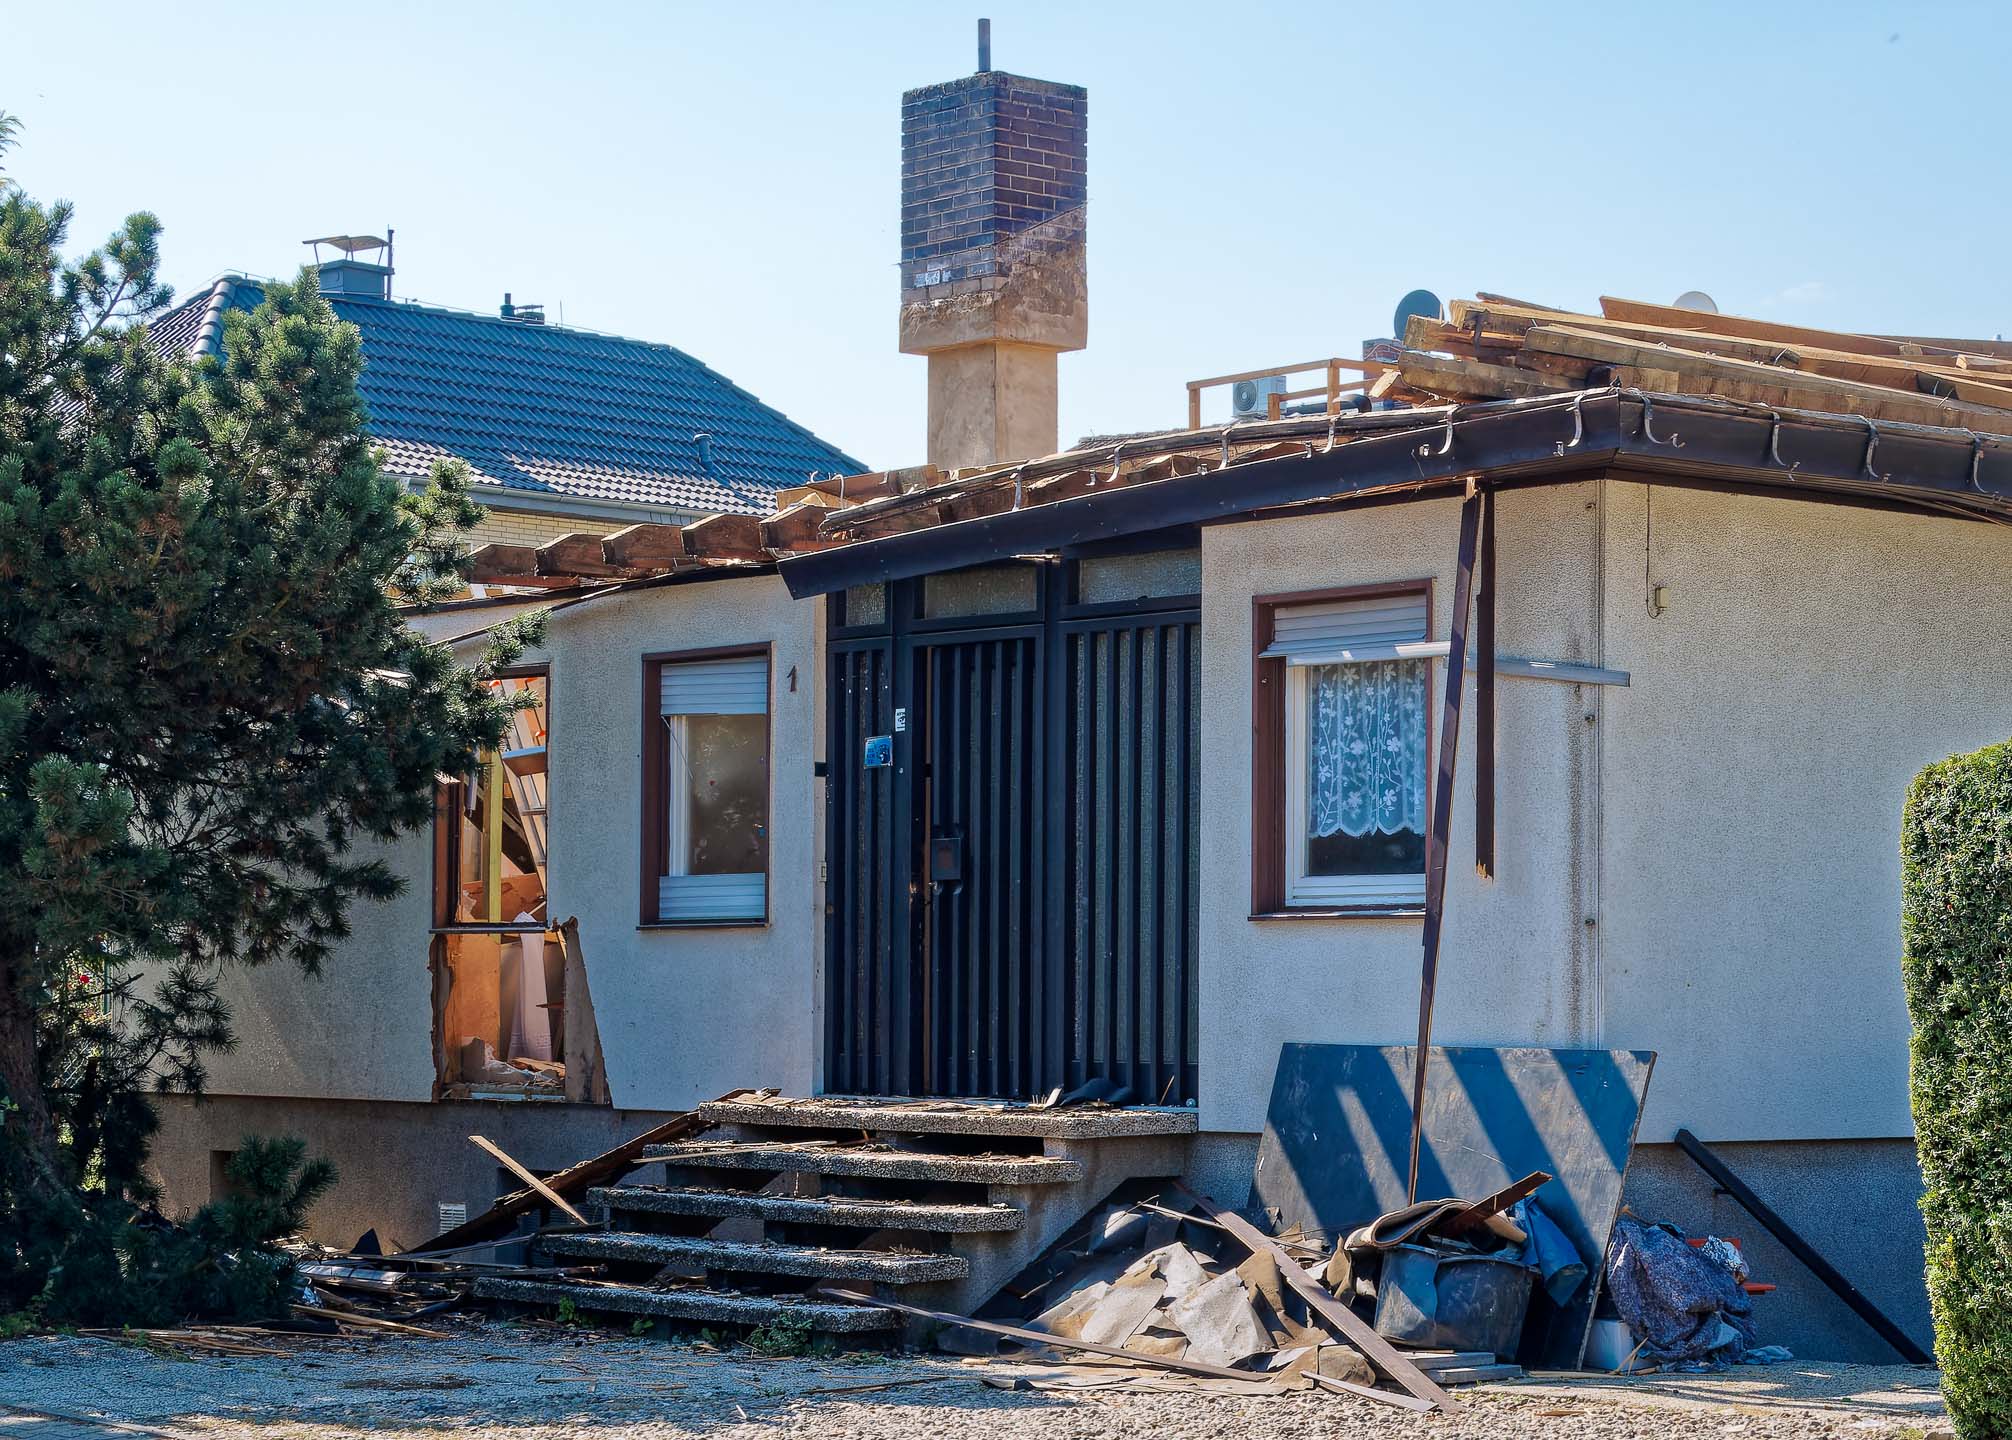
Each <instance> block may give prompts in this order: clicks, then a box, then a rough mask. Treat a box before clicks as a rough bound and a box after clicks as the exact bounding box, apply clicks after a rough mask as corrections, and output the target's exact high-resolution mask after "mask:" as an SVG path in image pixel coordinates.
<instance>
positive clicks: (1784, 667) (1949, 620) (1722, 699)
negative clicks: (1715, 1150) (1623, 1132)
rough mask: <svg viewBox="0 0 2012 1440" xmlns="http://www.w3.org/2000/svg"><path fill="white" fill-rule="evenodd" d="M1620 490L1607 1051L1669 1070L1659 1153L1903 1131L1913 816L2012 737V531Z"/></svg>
mask: <svg viewBox="0 0 2012 1440" xmlns="http://www.w3.org/2000/svg"><path fill="white" fill-rule="evenodd" d="M1609 488H1610V494H1609V502H1608V511H1607V527H1606V548H1607V573H1608V576H1609V583H1608V606H1607V612H1606V626H1607V647H1608V655H1609V658H1610V663H1612V664H1615V665H1619V666H1622V667H1623V668H1626V669H1629V670H1631V671H1633V672H1634V685H1633V686H1632V687H1631V688H1630V689H1628V690H1626V691H1616V692H1614V693H1613V695H1612V697H1611V698H1612V705H1611V709H1610V723H1609V724H1608V725H1607V728H1606V732H1605V736H1604V741H1605V757H1604V758H1605V764H1604V770H1603V777H1602V790H1603V795H1604V800H1605V812H1606V819H1605V838H1606V853H1605V857H1604V860H1603V863H1602V867H1601V868H1602V874H1603V876H1604V881H1603V888H1604V890H1605V896H1606V903H1605V906H1604V928H1605V940H1604V946H1603V950H1604V955H1605V964H1604V966H1603V971H1604V988H1605V1013H1606V1039H1607V1042H1608V1043H1609V1044H1613V1045H1627V1046H1644V1047H1653V1048H1656V1049H1659V1050H1661V1051H1662V1052H1663V1059H1662V1060H1661V1061H1660V1062H1659V1064H1658V1065H1657V1070H1656V1078H1655V1083H1654V1086H1653V1089H1652V1093H1651V1096H1650V1103H1649V1109H1648V1113H1647V1114H1646V1115H1645V1117H1644V1120H1643V1132H1642V1133H1643V1138H1645V1139H1652V1140H1662V1139H1667V1138H1668V1137H1669V1136H1670V1135H1671V1134H1672V1133H1673V1132H1674V1131H1675V1129H1676V1128H1677V1127H1679V1126H1688V1127H1690V1128H1691V1129H1693V1130H1695V1131H1696V1132H1697V1133H1698V1134H1700V1135H1702V1136H1704V1137H1706V1138H1707V1139H1724V1140H1740V1139H1785V1138H1820V1137H1833V1138H1850V1137H1862V1136H1903V1135H1909V1134H1912V1133H1913V1131H1912V1127H1911V1125H1910V1123H1909V1117H1908V1109H1907V1033H1908V1024H1907V1012H1906V1007H1905V1004H1904V1002H1903V999H1902V995H1901V989H1900V973H1899V959H1900V811H1901V805H1902V802H1903V800H1904V799H1905V796H1906V791H1907V786H1908V784H1909V782H1910V781H1911V780H1912V779H1913V777H1914V775H1915V774H1916V773H1917V772H1918V771H1919V770H1920V769H1921V767H1922V766H1924V765H1926V764H1928V763H1929V762H1931V761H1934V760H1938V759H1941V758H1942V757H1943V756H1946V755H1950V754H1953V753H1955V752H1958V751H1963V750H1971V749H1975V748H1976V747H1978V746H1980V745H1984V744H1988V743H1991V742H1994V741H1999V740H2003V739H2005V738H2006V737H2007V736H2008V735H2012V630H2008V628H2007V627H2006V626H2005V625H2004V623H2003V622H2002V618H2001V617H2003V616H2005V615H2007V614H2008V613H2012V532H2008V531H2007V530H2005V529H2003V528H2001V527H1998V526H1993V525H1985V524H1978V523H1975V522H1965V521H1960V520H1954V519H1948V520H1945V519H1939V518H1926V517H1917V516H1908V515H1895V514H1884V513H1880V512H1878V511H1872V510H1862V509H1851V508H1846V507H1843V506H1835V505H1816V504H1808V503H1798V502H1794V501H1786V500H1770V499H1762V498H1758V497H1752V496H1732V495H1716V494H1707V493H1703V492H1695V491H1683V490H1672V489H1669V488H1668V487H1657V488H1656V489H1655V490H1654V492H1653V499H1651V498H1650V492H1649V491H1648V490H1647V489H1645V487H1643V486H1640V485H1633V484H1622V483H1614V484H1612V485H1610V487H1609ZM1651 519H1652V520H1653V523H1652V524H1651V523H1650V521H1651ZM1645 534H1648V535H1650V536H1652V539H1651V541H1650V549H1649V554H1648V562H1649V563H1648V569H1649V574H1650V576H1651V577H1652V578H1653V579H1654V580H1655V581H1657V582H1660V583H1662V584H1664V585H1666V586H1667V587H1668V591H1667V595H1666V600H1667V603H1668V606H1669V608H1668V610H1667V611H1666V612H1665V613H1664V614H1663V615H1661V616H1660V617H1659V618H1651V617H1650V615H1649V613H1648V606H1647V604H1646V598H1645V595H1644V586H1643V560H1644V553H1643V545H1644V537H1645Z"/></svg>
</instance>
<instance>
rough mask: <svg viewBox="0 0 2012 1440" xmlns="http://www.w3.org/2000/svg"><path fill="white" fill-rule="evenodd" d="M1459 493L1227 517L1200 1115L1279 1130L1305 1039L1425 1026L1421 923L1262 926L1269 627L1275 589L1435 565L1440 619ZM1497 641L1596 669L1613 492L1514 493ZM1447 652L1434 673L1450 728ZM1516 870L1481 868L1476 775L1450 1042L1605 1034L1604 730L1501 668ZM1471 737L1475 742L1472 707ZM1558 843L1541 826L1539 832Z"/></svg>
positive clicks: (1451, 914) (1208, 844)
mask: <svg viewBox="0 0 2012 1440" xmlns="http://www.w3.org/2000/svg"><path fill="white" fill-rule="evenodd" d="M1458 530H1459V502H1458V501H1457V500H1435V501H1427V502H1421V503H1417V504H1408V505H1391V506H1383V507H1380V508H1376V509H1368V510H1354V511H1347V512H1341V513H1334V514H1327V515H1310V516H1302V517H1295V518H1292V519H1287V520H1274V521H1265V522H1258V523H1252V524H1244V525H1228V526H1222V527H1218V528H1212V529H1208V530H1205V531H1204V532H1203V536H1202V663H1203V677H1202V691H1201V705H1202V716H1201V724H1202V753H1203V754H1204V756H1206V757H1207V761H1206V763H1205V764H1204V765H1203V767H1202V779H1201V787H1202V789H1201V809H1202V826H1201V834H1202V841H1201V874H1202V875H1203V877H1205V878H1204V882H1203V885H1202V894H1201V917H1200V919H1201V1007H1200V1008H1201V1047H1202V1049H1201V1096H1202V1099H1201V1112H1202V1113H1201V1121H1202V1128H1203V1129H1205V1130H1256V1129H1258V1128H1259V1127H1261V1126H1262V1125H1263V1123H1264V1111H1265V1104H1266V1101H1267V1099H1268V1098H1269V1096H1270V1091H1271V1078H1272V1070H1273V1067H1274V1065H1275V1063H1276V1062H1277V1059H1278V1048H1279V1046H1280V1044H1282V1043H1284V1042H1286V1041H1289V1040H1304V1041H1333V1042H1354V1043H1364V1044H1391V1043H1397V1042H1402V1041H1404V1040H1406V1039H1408V1038H1410V1037H1412V1036H1414V1035H1415V1034H1416V1033H1417V1018H1418V968H1419V955H1420V922H1419V921H1418V920H1417V919H1416V918H1405V919H1367V918H1354V917H1351V918H1347V919H1311V918H1307V919H1299V918H1295V919H1280V920H1253V919H1251V918H1249V917H1250V908H1251V907H1250V902H1251V820H1250V813H1251V812H1250V796H1251V738H1252V735H1251V623H1252V602H1253V600H1254V599H1255V598H1256V597H1259V596H1263V595H1276V594H1286V593H1293V592H1298V591H1306V590H1322V589H1328V588H1332V587H1341V586H1354V585H1370V584H1382V583H1387V582H1393V581H1411V580H1421V579H1426V580H1430V581H1431V582H1432V587H1433V597H1432V598H1433V607H1432V608H1433V634H1434V638H1437V639H1444V638H1446V635H1447V632H1448V620H1449V616H1450V614H1451V610H1452V594H1453V583H1454V566H1453V562H1454V550H1455V541H1456V539H1457V535H1458ZM1497 543H1498V553H1499V554H1500V556H1501V557H1502V566H1501V580H1500V587H1499V589H1500V605H1499V615H1500V620H1499V634H1498V641H1499V644H1498V648H1499V649H1501V650H1502V651H1505V652H1507V653H1511V654H1523V655H1532V656H1541V657H1544V658H1550V659H1571V660H1582V661H1591V662H1595V663H1597V662H1598V661H1599V659H1600V656H1599V651H1598V647H1599V635H1598V629H1597V624H1596V619H1595V617H1596V616H1597V613H1598V597H1597V593H1596V578H1597V567H1596V564H1595V561H1596V557H1597V556H1598V554H1599V511H1598V487H1597V485H1595V484H1584V485H1575V486H1570V487H1565V488H1559V489H1553V490H1540V491H1525V492H1518V493H1515V494H1511V495H1505V496H1503V497H1502V498H1501V502H1500V508H1499V511H1498V542H1497ZM1444 674H1445V667H1444V666H1443V665H1438V666H1435V667H1434V676H1433V695H1432V699H1433V724H1434V728H1435V731H1436V729H1437V725H1438V708H1439V705H1440V704H1441V703H1442V701H1443V698H1444V691H1443V688H1442V687H1443V681H1444ZM1502 691H1503V694H1502V704H1501V705H1500V706H1499V708H1498V712H1497V713H1498V723H1497V748H1498V753H1499V755H1500V757H1501V759H1500V776H1501V783H1500V786H1499V787H1498V796H1497V806H1496V826H1497V833H1498V834H1499V835H1501V836H1502V837H1503V843H1502V844H1501V845H1500V847H1499V850H1500V860H1499V863H1498V867H1497V878H1496V879H1495V880H1493V881H1483V880H1481V879H1479V878H1478V877H1477V876H1476V875H1475V873H1474V867H1473V853H1474V852H1473V841H1472V836H1473V833H1474V819H1473V790H1472V787H1471V774H1472V772H1471V770H1468V771H1466V772H1465V773H1464V774H1463V775H1462V777H1461V778H1462V781H1463V782H1465V783H1461V784H1459V785H1458V786H1457V788H1456V792H1455V797H1454V815H1453V836H1454V840H1453V850H1452V854H1453V863H1452V864H1451V865H1450V866H1449V868H1448V874H1447V887H1446V896H1447V898H1446V916H1447V920H1446V933H1445V940H1444V945H1443V952H1442V953H1443V956H1444V959H1443V960H1442V962H1441V980H1440V985H1439V1005H1438V1010H1437V1030H1436V1035H1437V1038H1438V1039H1439V1040H1441V1041H1443V1042H1445V1043H1448V1044H1454V1043H1462V1042H1465V1043H1474V1044H1497V1043H1515V1044H1540V1045H1568V1046H1569V1045H1583V1044H1589V1043H1592V1042H1593V1040H1594V1038H1595V1036H1596V1033H1597V1017H1596V1013H1595V1011H1594V1008H1593V997H1594V995H1595V993H1596V990H1597V983H1596V970H1597V961H1596V958H1595V943H1594V938H1593V937H1592V936H1590V935H1589V934H1588V933H1587V932H1586V928H1585V926H1584V925H1583V923H1582V922H1583V918H1584V917H1583V914H1582V913H1581V912H1582V909H1583V907H1584V905H1585V904H1586V903H1587V901H1588V898H1589V895H1588V892H1589V891H1590V888H1591V886H1592V884H1593V877H1592V875H1591V874H1590V873H1589V872H1588V871H1587V869H1586V867H1585V866H1584V864H1583V856H1584V854H1585V853H1586V851H1585V849H1584V847H1583V845H1573V844H1568V843H1565V842H1566V840H1567V839H1568V838H1569V837H1571V836H1573V835H1574V834H1583V832H1584V830H1585V829H1586V827H1587V826H1588V825H1589V824H1590V821H1591V806H1590V803H1589V796H1588V793H1587V791H1588V783H1589V779H1590V777H1591V775H1592V772H1593V766H1594V764H1595V760H1594V755H1595V745H1596V743H1597V741H1596V737H1595V736H1594V735H1593V734H1592V733H1590V732H1592V731H1594V730H1595V729H1597V727H1595V726H1588V725H1587V724H1586V722H1585V720H1584V718H1583V715H1584V713H1585V706H1584V705H1583V704H1582V703H1581V695H1580V693H1579V692H1578V687H1573V686H1567V685H1556V684H1549V683H1542V682H1528V681H1524V682H1504V684H1503V686H1502ZM1467 710H1468V719H1467V723H1466V724H1465V725H1464V727H1463V732H1462V737H1461V745H1462V747H1463V750H1464V752H1465V754H1466V756H1467V757H1468V758H1469V760H1470V762H1471V758H1472V756H1473V753H1474V752H1473V748H1472V747H1473V743H1474V738H1473V730H1472V718H1471V717H1472V707H1471V706H1469V707H1467ZM1539 837H1544V838H1543V839H1541V840H1540V838H1539Z"/></svg>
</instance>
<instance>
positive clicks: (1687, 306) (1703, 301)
mask: <svg viewBox="0 0 2012 1440" xmlns="http://www.w3.org/2000/svg"><path fill="white" fill-rule="evenodd" d="M1675 304H1676V307H1677V309H1679V310H1696V311H1699V312H1701V313H1703V314H1706V315H1716V314H1718V313H1719V302H1718V301H1716V300H1714V299H1712V297H1711V296H1709V295H1707V294H1705V292H1704V291H1702V290H1686V291H1685V292H1684V293H1683V294H1681V295H1679V296H1678V297H1677V298H1676V301H1675Z"/></svg>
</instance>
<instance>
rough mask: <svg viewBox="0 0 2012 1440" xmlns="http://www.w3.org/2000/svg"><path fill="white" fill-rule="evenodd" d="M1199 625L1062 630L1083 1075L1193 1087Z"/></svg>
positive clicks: (1066, 846) (1062, 888)
mask: <svg viewBox="0 0 2012 1440" xmlns="http://www.w3.org/2000/svg"><path fill="white" fill-rule="evenodd" d="M1200 631H1201V627H1200V626H1199V625H1198V624H1196V623H1195V622H1194V621H1192V620H1189V619H1186V618H1185V617H1167V616H1142V617H1138V618H1136V619H1132V620H1128V621H1121V622H1113V621H1110V620H1099V621H1096V622H1094V623H1079V624H1071V625H1067V626H1065V627H1064V634H1063V636H1062V644H1063V655H1062V661H1063V665H1062V672H1063V673H1062V691H1063V693H1062V700H1063V710H1064V714H1063V722H1062V726H1061V732H1062V735H1063V738H1064V745H1063V752H1064V753H1063V757H1062V764H1061V766H1060V767H1059V769H1058V771H1057V777H1056V778H1057V781H1058V783H1059V786H1060V788H1061V790H1062V796H1063V801H1064V816H1063V818H1064V824H1063V826H1062V833H1063V845H1062V850H1061V856H1060V859H1061V867H1060V868H1061V871H1062V873H1061V875H1060V876H1059V878H1058V880H1057V882H1056V884H1055V887H1054V888H1055V891H1056V893H1057V894H1058V896H1059V897H1060V900H1061V914H1060V916H1059V917H1058V918H1059V920H1060V926H1059V929H1060V932H1061V933H1060V936H1059V945H1060V948H1061V950H1062V953H1063V957H1064V971H1065V973H1066V975H1067V983H1068V991H1067V994H1066V996H1065V997H1064V1004H1065V1014H1066V1016H1067V1023H1068V1050H1069V1073H1068V1083H1069V1084H1070V1085H1071V1086H1074V1085H1077V1084H1080V1083H1082V1081H1084V1080H1085V1079H1088V1078H1090V1077H1092V1076H1096V1077H1102V1078H1105V1079H1109V1080H1113V1081H1116V1082H1118V1083H1119V1084H1121V1085H1124V1086H1126V1087H1128V1088H1129V1089H1130V1090H1131V1092H1132V1095H1133V1097H1134V1098H1135V1101H1136V1102H1137V1103H1143V1104H1158V1105H1167V1104H1172V1105H1179V1104H1182V1103H1184V1102H1186V1101H1188V1100H1191V1099H1193V1098H1194V1097H1195V1095H1196V1068H1197V1009H1198V996H1197V990H1198V986H1197V980H1198V972H1197V969H1196V965H1195V952H1196V944H1197V932H1198V930H1199V928H1200V906H1199V900H1198V897H1199V894H1200V891H1199V888H1198V882H1199V879H1200V875H1199V867H1200V861H1199V854H1200V839H1201V817H1200V807H1199V805H1198V804H1197V793H1198V789H1199V785H1198V778H1199V777H1198V767H1199V764H1200V759H1201V754H1200V751H1201V712H1200V706H1199V705H1198V704H1197V703H1196V700H1197V689H1198V686H1199V684H1200V679H1201V676H1200V669H1199V655H1198V650H1199V644H1198V641H1199V636H1200Z"/></svg>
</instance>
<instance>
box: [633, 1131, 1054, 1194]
mask: <svg viewBox="0 0 2012 1440" xmlns="http://www.w3.org/2000/svg"><path fill="white" fill-rule="evenodd" d="M643 1159H644V1160H645V1161H661V1162H662V1163H664V1164H666V1165H675V1166H677V1167H678V1168H680V1169H685V1170H767V1171H771V1172H773V1173H775V1174H778V1175H781V1174H785V1173H787V1174H791V1175H845V1176H852V1177H855V1178H859V1179H868V1180H931V1181H936V1182H938V1183H941V1184H953V1185H1067V1184H1070V1183H1072V1182H1074V1181H1077V1180H1081V1179H1082V1178H1083V1167H1082V1166H1081V1165H1078V1164H1075V1163H1074V1162H1072V1161H1069V1160H1049V1159H1045V1158H1043V1157H1041V1156H1038V1155H1030V1156H1009V1155H954V1154H953V1155H941V1154H929V1153H918V1152H916V1151H912V1150H893V1149H881V1150H875V1149H865V1148H858V1149H850V1148H848V1149H840V1148H837V1147H834V1146H833V1145H832V1144H831V1142H829V1141H805V1142H804V1143H802V1144H798V1145H765V1144H761V1143H758V1142H749V1143H747V1144H742V1145H735V1146H731V1147H728V1146H722V1145H719V1144H716V1143H715V1144H708V1143H707V1142H706V1141H704V1140H692V1141H687V1142H685V1143H683V1144H679V1145H652V1146H650V1147H649V1148H648V1149H646V1150H644V1151H643Z"/></svg>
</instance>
